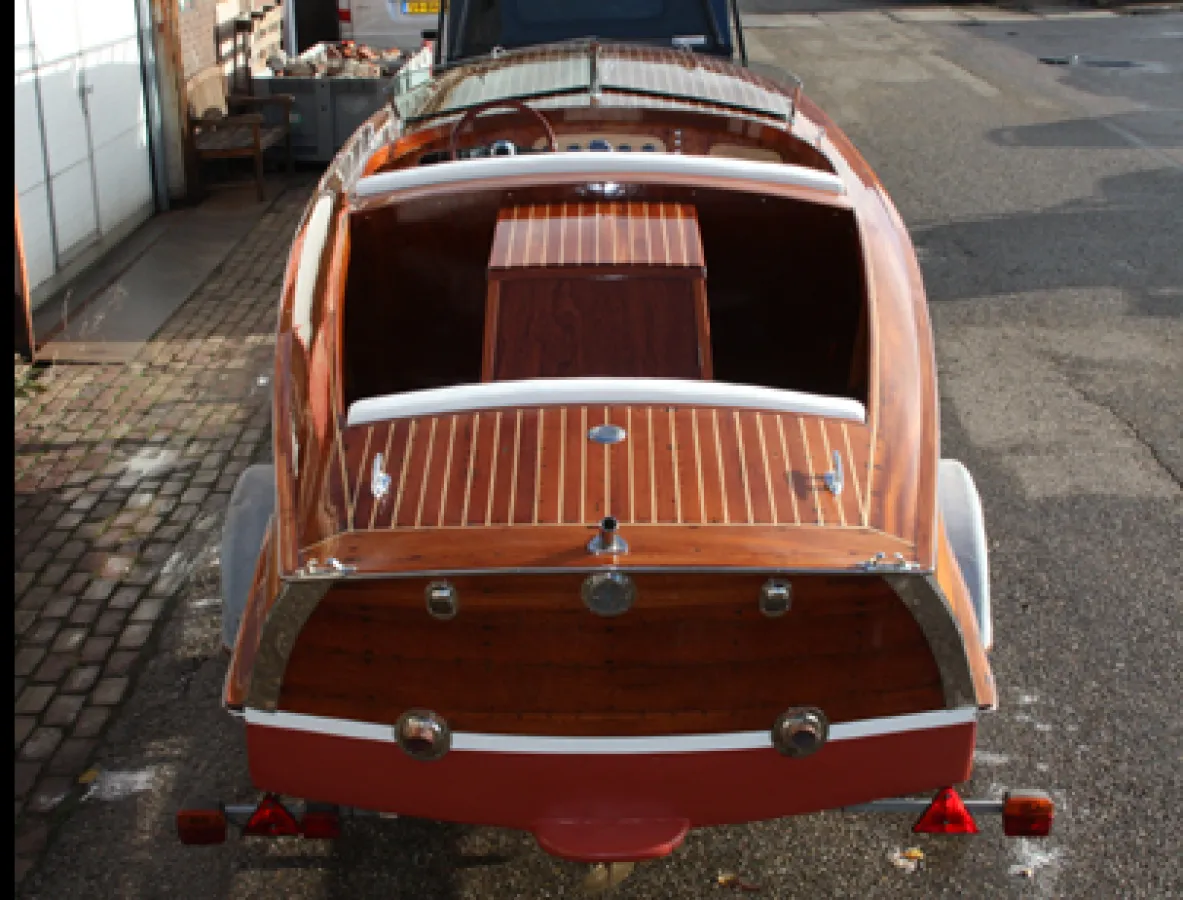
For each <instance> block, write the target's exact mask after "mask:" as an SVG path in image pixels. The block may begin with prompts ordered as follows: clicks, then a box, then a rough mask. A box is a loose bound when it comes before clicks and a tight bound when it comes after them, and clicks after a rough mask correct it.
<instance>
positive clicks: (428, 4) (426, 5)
mask: <svg viewBox="0 0 1183 900" xmlns="http://www.w3.org/2000/svg"><path fill="white" fill-rule="evenodd" d="M439 11H440V0H403V15H404V16H425V15H428V14H430V15H433V16H434V15H439Z"/></svg>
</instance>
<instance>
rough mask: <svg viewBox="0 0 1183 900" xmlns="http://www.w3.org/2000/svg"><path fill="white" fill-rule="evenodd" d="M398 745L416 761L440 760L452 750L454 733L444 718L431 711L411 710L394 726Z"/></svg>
mask: <svg viewBox="0 0 1183 900" xmlns="http://www.w3.org/2000/svg"><path fill="white" fill-rule="evenodd" d="M394 736H395V739H396V740H397V741H398V745H399V746H400V747H402V748H403V750H404V751H406V754H407V755H408V756H410V757H413V758H414V759H420V760H425V761H426V760H432V759H439V758H440V757H441V756H443V755H444V754H445V753H447V752H448V750H449V749H451V746H452V731H451V729H450V728H448V723H447V722H445V721H444V719H443V717H442V716H439V715H436V714H435V713H433V712H431V711H430V710H425V709H411V710H407V711H406V712H405V713H403V714H402V715H401V716H400V717H399V720H398V723H397V724H396V725H395V726H394Z"/></svg>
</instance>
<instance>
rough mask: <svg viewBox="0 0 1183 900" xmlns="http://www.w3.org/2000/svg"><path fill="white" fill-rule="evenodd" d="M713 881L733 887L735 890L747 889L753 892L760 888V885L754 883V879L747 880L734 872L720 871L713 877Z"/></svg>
mask: <svg viewBox="0 0 1183 900" xmlns="http://www.w3.org/2000/svg"><path fill="white" fill-rule="evenodd" d="M715 882H716V883H717V884H718V885H719V886H720V887H729V888H734V889H735V890H737V891H748V892H752V893H754V892H756V891H758V890H760V885H758V884H756V883H755V882H754V881H748V880H746V879H744V878H741V877H740V876H738V875H736V874H735V873H734V872H720V873H719V875H718V877H717V878H716V879H715Z"/></svg>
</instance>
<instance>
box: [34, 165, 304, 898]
mask: <svg viewBox="0 0 1183 900" xmlns="http://www.w3.org/2000/svg"><path fill="white" fill-rule="evenodd" d="M312 183H313V178H312V176H301V177H299V178H297V179H296V180H294V181H291V182H289V184H288V186H287V189H286V190H285V191H284V192H283V193H282V194H281V195H280V196H279V197H277V198H276V200H275V201H274V203H273V205H272V206H271V207H270V209H269V210H268V211H267V212H266V213H265V214H264V215H263V217H262V219H261V220H260V221H259V223H258V224H257V225H256V226H255V228H254V229H253V230H252V231H251V233H250V234H249V236H248V237H247V238H246V239H245V240H244V241H243V242H242V243H241V245H239V246H238V247H237V248H235V249H234V250H233V251H232V252H231V254H230V255H229V256H228V257H227V259H226V260H225V261H224V262H223V263H222V265H221V266H220V267H219V269H217V270H216V271H215V272H214V274H213V275H212V276H211V277H210V278H209V279H208V280H207V281H206V282H205V284H203V285H202V287H201V288H200V289H199V290H198V291H197V292H196V293H195V294H194V295H193V296H192V297H191V298H190V299H189V300H188V302H187V303H186V304H185V305H184V306H183V307H182V308H181V309H180V310H178V312H177V313H176V314H175V315H174V316H173V317H172V319H170V320H169V322H168V323H167V324H166V325H165V327H164V328H163V329H162V330H161V332H160V333H159V334H158V335H157V336H156V337H155V338H154V339H153V340H151V341H150V342H148V343H147V344H146V345H145V346H144V347H143V348H142V350H141V352H140V353H139V354H138V356H137V357H136V359H135V360H134V361H133V362H132V363H130V364H128V365H104V366H93V365H50V366H49V367H45V368H33V369H30V368H28V367H25V366H20V365H18V366H17V368H16V373H15V412H16V423H15V425H16V428H15V440H14V453H15V463H16V465H15V497H14V505H15V557H14V562H15V569H16V585H15V594H14V599H15V651H14V656H15V676H16V685H15V692H16V694H15V696H16V704H15V716H14V731H15V755H16V758H15V778H16V781H15V788H16V789H15V812H14V816H15V825H16V881H17V883H18V884H19V883H20V882H21V880H22V879H23V878H24V876H25V875H26V874H27V872H28V871H29V870H30V868H32V866H33V865H35V863H36V861H37V859H38V857H39V856H40V854H41V852H42V851H43V850H44V849H45V847H46V846H47V844H48V842H49V841H50V839H51V837H52V834H53V830H54V827H55V825H56V824H57V823H58V822H59V821H60V820H61V819H62V818H63V817H64V816H65V815H67V814H68V811H69V808H70V806H71V804H72V803H73V802H74V801H76V800H77V799H78V797H79V796H80V795H81V794H82V793H84V792H85V790H86V786H85V784H83V783H82V782H80V780H79V779H80V776H83V773H84V772H86V771H87V767H88V765H89V764H90V762H91V760H92V758H93V757H94V755H95V752H96V750H97V749H98V746H99V742H100V740H101V739H102V736H103V733H104V730H105V728H106V726H107V724H108V722H109V721H110V720H111V719H112V717H113V716H114V715H115V713H116V711H117V710H118V709H119V707H120V704H121V702H122V701H123V700H124V698H126V697H127V696H128V695H129V693H130V691H131V688H132V685H133V682H134V680H135V678H136V674H137V670H138V669H139V667H140V665H141V663H142V662H143V661H144V660H145V659H147V658H148V656H149V655H150V653H151V652H152V646H153V642H154V640H155V639H156V637H157V631H158V628H157V625H158V623H161V622H163V621H165V619H166V618H167V614H168V612H169V609H170V605H171V603H172V601H173V598H174V597H175V595H176V594H177V593H178V590H179V588H180V587H181V586H182V584H183V583H184V581H185V579H186V578H187V576H188V575H189V573H190V572H192V571H193V569H194V568H195V567H196V566H197V565H198V564H199V563H200V562H201V561H202V560H203V559H206V558H208V557H210V556H211V555H216V553H217V542H218V539H219V535H220V526H221V518H222V510H223V509H224V508H225V506H226V505H227V502H228V501H229V498H230V491H231V490H232V489H233V487H234V482H235V480H236V478H237V477H238V474H239V473H240V472H241V471H242V470H243V469H244V468H246V466H247V465H248V464H249V463H250V462H251V461H252V458H253V457H255V456H257V455H258V456H266V455H268V454H269V452H270V448H269V441H270V432H269V428H268V423H269V419H270V402H269V401H270V397H271V393H270V375H271V370H272V365H273V355H272V354H273V349H272V348H273V345H274V328H275V315H276V303H277V299H278V295H279V288H280V282H281V279H282V278H283V271H284V265H285V262H286V257H287V250H288V247H289V245H290V241H291V236H292V233H293V230H294V228H295V225H296V223H297V220H298V218H299V215H300V212H301V210H302V209H303V206H304V204H305V202H306V200H307V196H308V189H309V188H310V187H311V185H312ZM51 347H52V345H51ZM83 781H85V778H83Z"/></svg>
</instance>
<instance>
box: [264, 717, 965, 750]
mask: <svg viewBox="0 0 1183 900" xmlns="http://www.w3.org/2000/svg"><path fill="white" fill-rule="evenodd" d="M245 718H246V722H247V724H248V725H261V726H264V727H268V728H284V729H287V730H289V731H303V732H307V733H309V734H325V735H331V736H333V737H343V738H355V739H358V740H364V741H379V742H383V743H389V744H393V743H394V727H393V725H377V724H374V723H373V722H357V721H354V720H352V719H331V718H327V717H325V716H306V715H303V714H302V713H290V712H265V711H263V710H260V709H250V708H248V709H247V710H246V711H245ZM977 718H978V710H977V708H976V707H972V706H965V707H961V708H959V709H942V710H935V711H933V712H922V713H911V714H909V715H906V716H887V717H885V718H881V719H862V720H860V721H857V722H842V723H840V724H837V725H831V726H830V738H829V739H830V740H831V741H848V740H851V739H853V738H868V737H879V736H881V735H885V734H899V733H901V732H906V731H920V730H923V729H926V728H946V727H948V726H950V725H964V724H967V723H969V722H974V721H977ZM771 747H772V736H771V729H770V730H769V731H733V732H725V733H722V734H670V735H661V736H658V737H549V736H548V737H539V736H531V735H517V734H480V733H477V732H471V731H457V732H455V733H453V735H452V749H453V750H461V751H463V750H476V751H481V752H483V753H589V754H600V753H701V752H703V751H708V750H763V749H766V748H771Z"/></svg>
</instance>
